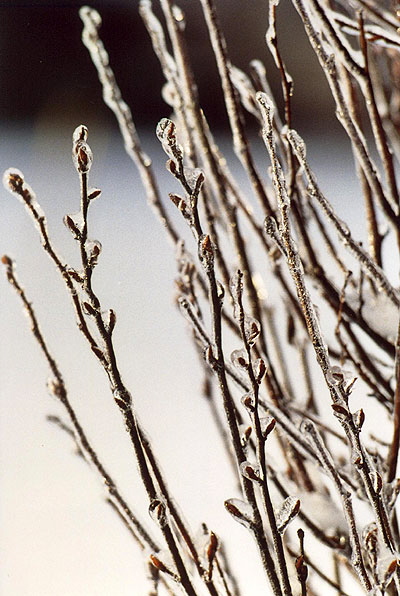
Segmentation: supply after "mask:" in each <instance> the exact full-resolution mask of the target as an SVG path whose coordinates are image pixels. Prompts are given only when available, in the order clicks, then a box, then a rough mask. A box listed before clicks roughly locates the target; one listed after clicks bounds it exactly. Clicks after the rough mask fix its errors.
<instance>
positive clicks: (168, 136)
mask: <svg viewBox="0 0 400 596" xmlns="http://www.w3.org/2000/svg"><path fill="white" fill-rule="evenodd" d="M156 135H157V138H158V140H159V141H160V143H161V146H162V148H163V149H164V151H165V153H166V154H167V155H168V157H170V158H171V159H173V160H174V161H181V160H182V159H183V149H182V147H181V146H180V145H179V144H178V141H177V138H176V126H175V124H174V123H173V122H172V120H169V118H162V119H161V120H160V121H159V123H158V124H157V128H156Z"/></svg>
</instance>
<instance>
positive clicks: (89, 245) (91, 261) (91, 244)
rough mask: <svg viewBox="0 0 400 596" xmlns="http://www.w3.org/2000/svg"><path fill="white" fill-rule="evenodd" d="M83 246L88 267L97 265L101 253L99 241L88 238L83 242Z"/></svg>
mask: <svg viewBox="0 0 400 596" xmlns="http://www.w3.org/2000/svg"><path fill="white" fill-rule="evenodd" d="M85 248H86V253H87V255H88V265H89V267H91V268H93V267H94V266H95V265H97V261H98V259H99V256H100V253H101V249H102V246H101V242H99V241H98V240H88V241H87V242H86V244H85Z"/></svg>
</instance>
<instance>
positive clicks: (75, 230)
mask: <svg viewBox="0 0 400 596" xmlns="http://www.w3.org/2000/svg"><path fill="white" fill-rule="evenodd" d="M63 221H64V224H65V226H66V227H67V228H68V229H69V231H70V232H71V233H72V235H73V236H74V238H75V239H76V240H78V239H79V238H80V236H81V230H80V229H79V226H78V225H77V224H76V223H75V222H74V220H73V219H72V217H71V216H70V215H64V218H63Z"/></svg>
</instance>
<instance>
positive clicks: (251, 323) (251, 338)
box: [244, 315, 260, 346]
mask: <svg viewBox="0 0 400 596" xmlns="http://www.w3.org/2000/svg"><path fill="white" fill-rule="evenodd" d="M244 333H245V337H246V341H247V343H248V344H249V346H253V345H254V344H255V342H256V341H257V339H258V337H259V335H260V323H259V322H258V321H257V319H255V318H254V317H250V316H249V315H245V317H244Z"/></svg>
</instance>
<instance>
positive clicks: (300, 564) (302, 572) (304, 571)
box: [295, 555, 308, 584]
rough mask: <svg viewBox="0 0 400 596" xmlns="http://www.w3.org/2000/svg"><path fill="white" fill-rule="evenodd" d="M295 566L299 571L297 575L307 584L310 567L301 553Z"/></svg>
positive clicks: (301, 581) (300, 580)
mask: <svg viewBox="0 0 400 596" xmlns="http://www.w3.org/2000/svg"><path fill="white" fill-rule="evenodd" d="M295 567H296V571H297V577H298V580H299V582H300V583H302V584H305V582H306V581H307V577H308V567H307V565H306V564H305V563H304V556H303V555H300V556H299V557H297V558H296V561H295Z"/></svg>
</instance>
